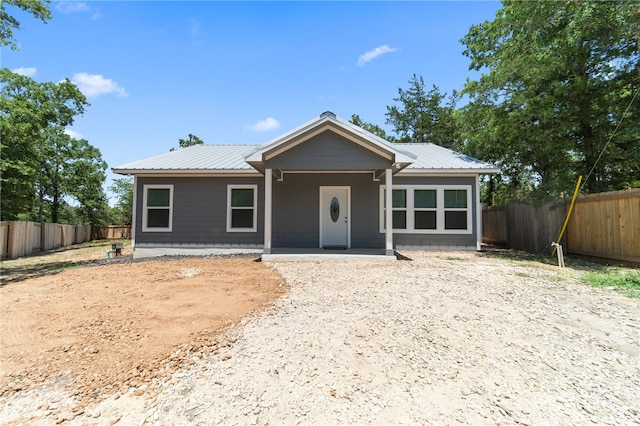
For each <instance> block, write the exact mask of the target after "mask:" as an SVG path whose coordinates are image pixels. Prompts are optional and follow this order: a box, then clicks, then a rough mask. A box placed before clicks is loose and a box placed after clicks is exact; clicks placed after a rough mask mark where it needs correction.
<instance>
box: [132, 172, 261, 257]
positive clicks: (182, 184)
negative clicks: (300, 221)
mask: <svg viewBox="0 0 640 426" xmlns="http://www.w3.org/2000/svg"><path fill="white" fill-rule="evenodd" d="M145 184H173V231H172V232H142V200H143V192H142V191H143V185H145ZM229 184H247V185H251V184H257V185H258V211H257V214H258V231H257V232H231V233H228V232H227V185H229ZM136 201H137V202H136V243H163V244H167V243H171V244H230V243H232V244H239V245H241V244H262V243H264V216H263V212H264V178H263V177H260V176H256V177H255V178H242V177H236V178H234V177H229V178H227V177H225V178H215V177H209V178H207V177H179V178H178V177H163V178H143V177H139V178H138V179H137V200H136Z"/></svg>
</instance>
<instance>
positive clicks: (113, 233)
mask: <svg viewBox="0 0 640 426" xmlns="http://www.w3.org/2000/svg"><path fill="white" fill-rule="evenodd" d="M120 238H131V226H96V227H93V229H92V227H91V225H61V224H58V223H44V224H40V223H38V222H24V221H10V222H0V258H2V259H5V258H9V259H15V258H17V257H22V256H29V255H31V254H34V253H37V252H40V251H48V250H53V249H57V248H60V247H67V246H70V245H72V244H80V243H84V242H87V241H92V240H108V239H120Z"/></svg>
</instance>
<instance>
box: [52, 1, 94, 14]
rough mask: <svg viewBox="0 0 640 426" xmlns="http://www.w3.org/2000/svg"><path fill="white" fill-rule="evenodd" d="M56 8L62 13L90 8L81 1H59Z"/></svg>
mask: <svg viewBox="0 0 640 426" xmlns="http://www.w3.org/2000/svg"><path fill="white" fill-rule="evenodd" d="M56 9H58V10H59V11H60V12H62V13H78V12H89V11H91V8H90V7H89V5H88V4H86V3H85V2H83V1H59V2H57V4H56Z"/></svg>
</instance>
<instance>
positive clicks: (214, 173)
mask: <svg viewBox="0 0 640 426" xmlns="http://www.w3.org/2000/svg"><path fill="white" fill-rule="evenodd" d="M111 171H112V172H113V173H116V174H119V175H138V176H145V177H158V176H168V175H171V176H176V177H178V176H198V177H221V176H236V177H238V176H260V172H258V171H256V170H254V169H246V170H213V169H211V170H177V169H173V170H145V169H143V170H139V169H117V170H116V169H111Z"/></svg>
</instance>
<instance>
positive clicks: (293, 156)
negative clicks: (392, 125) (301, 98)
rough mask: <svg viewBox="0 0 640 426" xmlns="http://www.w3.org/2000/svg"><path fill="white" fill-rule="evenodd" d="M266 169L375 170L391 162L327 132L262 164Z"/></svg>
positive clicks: (389, 165)
mask: <svg viewBox="0 0 640 426" xmlns="http://www.w3.org/2000/svg"><path fill="white" fill-rule="evenodd" d="M265 167H266V168H268V169H283V170H312V171H316V170H375V169H386V168H390V167H391V161H390V160H387V159H386V158H384V157H381V156H379V155H378V154H375V153H373V152H371V151H369V150H368V149H366V148H363V147H361V146H360V145H358V144H356V143H355V142H351V141H350V140H348V139H346V138H343V137H342V136H340V135H338V134H336V133H333V132H332V131H330V130H327V131H325V132H323V133H321V134H319V135H318V136H315V137H313V138H311V139H309V140H308V141H305V142H302V143H301V144H299V145H297V146H294V147H293V148H291V149H289V150H288V151H285V152H283V153H282V154H280V155H278V156H277V157H274V158H272V159H270V160H267V161H266V162H265Z"/></svg>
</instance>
